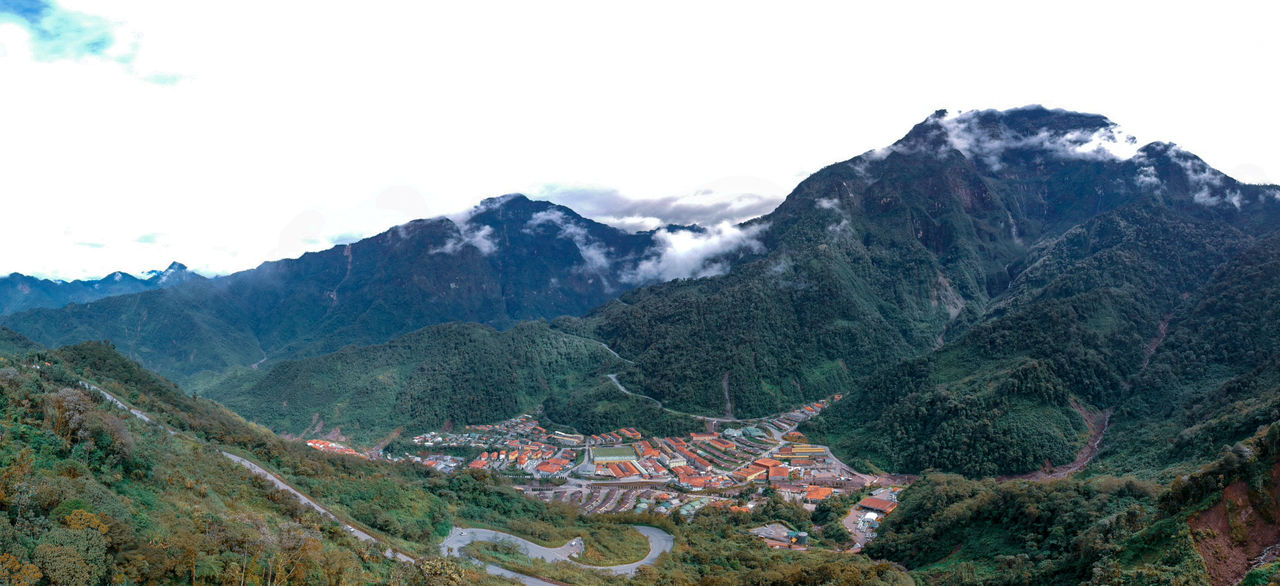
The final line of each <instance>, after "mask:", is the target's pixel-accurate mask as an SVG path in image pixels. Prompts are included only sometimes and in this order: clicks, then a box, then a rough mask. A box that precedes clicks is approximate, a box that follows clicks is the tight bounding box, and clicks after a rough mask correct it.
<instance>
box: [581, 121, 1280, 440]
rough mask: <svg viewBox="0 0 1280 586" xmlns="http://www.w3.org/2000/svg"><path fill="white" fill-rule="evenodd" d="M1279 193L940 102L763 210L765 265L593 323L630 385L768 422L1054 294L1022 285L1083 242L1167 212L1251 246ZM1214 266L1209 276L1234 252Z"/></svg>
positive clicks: (1174, 152) (1084, 131) (606, 311)
mask: <svg viewBox="0 0 1280 586" xmlns="http://www.w3.org/2000/svg"><path fill="white" fill-rule="evenodd" d="M1277 193H1280V190H1277V188H1275V187H1273V186H1251V185H1243V184H1240V183H1238V182H1236V181H1234V180H1232V179H1231V178H1229V177H1226V176H1225V175H1222V174H1220V173H1218V172H1217V171H1214V170H1213V169H1211V168H1210V167H1208V166H1207V165H1206V164H1204V163H1203V162H1202V161H1200V160H1199V159H1198V158H1196V157H1195V156H1194V155H1191V154H1190V153H1187V152H1185V151H1182V150H1181V149H1178V148H1177V147H1176V146H1173V145H1169V144H1162V143H1153V144H1149V145H1146V146H1142V147H1139V146H1138V145H1137V144H1136V143H1134V142H1131V141H1129V140H1127V139H1126V138H1125V137H1124V136H1123V134H1122V133H1121V132H1120V130H1119V129H1118V128H1116V127H1115V126H1114V125H1113V124H1111V123H1110V122H1109V121H1107V120H1106V119H1105V118H1103V117H1101V116H1095V115H1084V114H1076V113H1070V112H1061V111H1051V110H1045V109H1042V108H1026V109H1021V110H1013V111H1007V112H992V111H987V112H976V113H966V114H961V115H958V116H949V115H947V114H945V113H942V112H940V113H937V114H935V115H934V116H932V117H930V118H929V119H928V120H926V121H924V122H923V123H921V124H919V125H917V126H916V127H915V128H914V129H912V130H911V132H909V133H908V134H907V135H906V136H905V137H904V138H903V139H902V140H900V141H898V142H897V143H895V144H894V145H892V146H890V147H887V148H884V149H880V150H876V151H871V152H868V153H865V154H863V155H861V156H858V157H855V158H853V159H851V160H849V161H845V162H843V163H838V164H835V165H831V166H829V167H827V168H825V169H822V170H821V171H819V172H817V173H815V174H814V175H813V176H811V177H810V178H808V179H806V180H805V181H804V182H802V183H801V184H800V185H799V186H798V187H797V188H796V189H795V190H794V191H793V192H792V193H791V195H790V196H789V197H788V198H787V199H786V201H785V202H784V203H783V204H781V205H780V206H779V207H778V209H777V210H776V211H774V212H773V213H771V214H769V215H767V216H764V217H762V218H760V219H758V220H755V221H754V223H755V224H756V225H760V226H768V228H767V230H766V231H764V232H763V233H762V236H761V240H762V241H763V242H764V244H765V246H766V247H767V249H768V254H767V255H765V256H764V257H763V258H758V259H753V260H752V261H751V262H748V263H745V264H742V265H741V266H737V267H735V269H734V270H733V271H732V272H731V273H730V274H728V275H725V276H721V277H717V278H714V279H706V280H698V281H687V282H686V281H681V282H672V283H666V284H662V285H657V286H654V287H647V288H644V289H640V290H636V291H633V292H630V293H628V294H625V295H623V296H621V297H620V299H619V300H618V301H617V302H612V303H609V304H607V305H606V306H604V307H602V308H600V309H599V310H597V311H595V312H593V313H592V314H591V315H590V316H589V318H588V324H587V325H588V326H589V327H590V328H591V329H592V331H594V332H595V333H596V335H598V336H599V337H600V338H601V339H603V340H605V341H606V342H607V343H608V344H610V346H612V347H613V348H614V349H615V350H617V351H618V352H619V353H621V354H622V355H623V356H626V357H628V358H632V359H634V360H635V361H636V363H637V366H636V368H635V369H634V370H633V371H632V372H630V373H629V374H628V375H627V376H626V377H624V379H625V380H627V382H628V383H629V386H633V387H635V388H638V389H643V390H644V391H645V392H647V393H649V394H652V395H654V396H656V397H658V398H661V399H663V400H664V401H669V402H671V404H673V405H678V406H681V407H682V408H684V409H687V410H697V411H702V412H706V413H723V412H724V411H725V408H726V406H727V405H726V400H725V398H726V394H727V396H728V398H729V400H730V401H731V402H732V404H733V406H734V408H735V412H736V413H738V414H739V415H759V414H764V413H768V412H771V411H775V410H777V409H779V408H781V407H784V406H787V405H790V404H793V403H794V402H795V401H796V400H798V399H800V398H806V399H811V398H815V397H819V396H825V395H828V394H830V393H832V392H836V391H839V390H842V389H845V388H848V387H849V386H851V385H852V384H853V383H854V381H856V380H859V379H861V378H863V377H865V376H866V375H868V374H870V373H871V371H873V370H874V369H875V368H877V367H879V366H882V365H884V364H886V363H893V362H895V361H896V360H898V359H901V358H904V357H908V356H915V355H921V354H924V353H927V352H929V351H931V350H933V349H934V348H936V347H939V346H942V345H943V344H945V343H947V342H950V341H953V340H957V339H959V338H960V336H961V335H962V334H964V333H965V332H966V331H968V330H969V329H970V328H971V327H973V326H974V325H975V324H979V323H982V322H984V321H986V320H989V319H991V318H992V317H994V315H993V314H992V313H991V312H992V311H994V310H996V309H999V308H1004V310H1005V311H1008V310H1009V309H1010V306H1012V305H1017V304H1018V303H1020V302H1021V301H1022V300H1026V299H1028V298H1029V296H1034V295H1036V294H1038V293H1039V288H1040V287H1043V286H1044V285H1045V284H1046V282H1045V281H1044V280H1043V277H1042V278H1041V279H1040V280H1036V281H1027V280H1026V279H1024V281H1027V282H1020V281H1019V278H1020V276H1022V275H1023V273H1024V272H1025V271H1027V270H1028V269H1029V268H1031V267H1034V266H1035V265H1036V263H1038V262H1045V261H1043V260H1042V257H1044V256H1045V255H1046V254H1048V253H1049V252H1050V251H1054V250H1055V246H1057V245H1056V243H1057V242H1058V241H1059V239H1061V238H1064V236H1065V235H1068V234H1079V233H1083V234H1090V235H1093V234H1095V233H1096V234H1097V237H1100V238H1112V239H1114V238H1115V237H1116V235H1115V234H1111V235H1108V234H1107V233H1105V230H1108V229H1114V227H1115V226H1116V225H1119V223H1124V224H1127V223H1129V222H1145V221H1146V220H1143V219H1136V218H1135V215H1153V216H1154V217H1156V218H1158V219H1157V220H1154V221H1157V222H1160V223H1163V224H1168V225H1171V226H1173V225H1177V226H1181V225H1183V224H1192V225H1195V226H1198V228H1196V231H1197V233H1199V234H1207V235H1213V236H1214V238H1215V239H1218V238H1220V239H1224V240H1227V241H1230V242H1247V241H1249V240H1251V239H1252V238H1254V237H1256V236H1259V235H1262V234H1265V233H1267V232H1269V231H1271V230H1273V229H1274V228H1275V227H1276V226H1277V217H1278V215H1280V199H1278V198H1277ZM1139 209H1141V210H1146V211H1145V212H1139V211H1137V210H1139ZM1111 217H1115V218H1116V219H1115V220H1114V221H1110V222H1109V221H1108V220H1106V218H1111ZM1125 217H1128V218H1129V219H1128V220H1124V219H1123V218H1125ZM1090 222H1098V225H1097V226H1096V227H1094V228H1087V227H1086V226H1088V225H1089V223H1090ZM1170 229H1171V230H1172V228H1170ZM1151 230H1153V231H1155V232H1156V234H1155V235H1153V236H1152V238H1154V239H1157V240H1158V239H1159V238H1161V237H1163V236H1164V235H1165V233H1164V232H1162V231H1161V230H1160V229H1159V228H1158V227H1155V226H1153V227H1152V228H1151ZM1076 231H1083V232H1076ZM1073 238H1079V236H1073ZM1189 238H1192V240H1193V241H1194V239H1195V237H1191V236H1189ZM1073 242H1075V241H1073ZM1196 243H1197V244H1204V243H1200V242H1199V241H1196ZM1098 245H1099V246H1101V244H1098ZM1138 250H1140V251H1145V250H1146V249H1145V248H1141V247H1139V248H1138ZM1088 252H1089V251H1087V250H1086V251H1076V252H1075V253H1073V254H1075V255H1076V256H1077V257H1078V258H1076V259H1074V261H1076V262H1080V261H1086V260H1088V258H1087V253H1088ZM1147 260H1150V259H1147ZM1203 260H1204V262H1205V263H1207V264H1204V265H1203V266H1198V267H1197V268H1196V270H1197V273H1196V274H1197V275H1201V276H1203V275H1207V274H1210V273H1211V272H1212V268H1213V267H1214V266H1215V263H1217V262H1221V260H1222V259H1221V258H1218V257H1206V258H1204V259H1203ZM1111 262H1116V263H1126V264H1131V265H1132V266H1130V267H1129V268H1131V269H1132V270H1135V271H1145V270H1149V269H1152V268H1154V267H1153V266H1152V265H1151V264H1148V263H1147V261H1146V260H1144V259H1141V258H1140V257H1120V256H1117V257H1116V258H1114V259H1112V261H1111ZM1152 262H1154V261H1152ZM1117 270H1119V269H1117ZM1095 285H1096V286H1098V287H1105V286H1106V283H1105V281H1104V282H1102V283H1096V284H1095ZM1011 287H1012V288H1011ZM1157 321H1158V320H1157ZM1146 325H1147V326H1149V327H1151V328H1154V326H1155V324H1154V323H1151V324H1146ZM726 388H727V390H726Z"/></svg>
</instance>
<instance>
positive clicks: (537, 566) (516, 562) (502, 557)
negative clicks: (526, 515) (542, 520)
mask: <svg viewBox="0 0 1280 586" xmlns="http://www.w3.org/2000/svg"><path fill="white" fill-rule="evenodd" d="M462 551H463V553H465V554H467V555H469V556H471V557H473V558H475V559H477V560H480V561H482V562H487V563H491V564H496V565H498V566H502V567H503V568H506V569H508V570H511V571H512V572H516V573H518V574H524V575H526V576H534V577H537V578H545V579H549V580H556V581H559V582H564V583H568V584H577V585H580V586H606V585H608V584H612V583H614V582H617V581H618V578H617V577H616V576H609V575H606V574H604V573H602V572H599V571H595V570H589V569H586V568H583V567H580V566H576V565H573V564H570V563H568V562H555V563H552V562H547V561H544V560H540V559H535V558H530V557H529V556H526V555H524V554H523V553H521V551H520V549H519V548H517V547H516V546H514V545H511V544H509V543H497V542H492V541H477V542H474V543H470V544H467V545H466V546H465V547H463V548H462Z"/></svg>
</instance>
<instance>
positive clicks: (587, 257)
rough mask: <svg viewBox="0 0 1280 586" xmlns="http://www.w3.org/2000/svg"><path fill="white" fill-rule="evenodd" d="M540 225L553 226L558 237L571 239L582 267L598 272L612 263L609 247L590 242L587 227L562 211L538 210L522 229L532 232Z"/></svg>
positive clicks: (602, 271) (601, 243) (604, 270)
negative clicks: (580, 257)
mask: <svg viewBox="0 0 1280 586" xmlns="http://www.w3.org/2000/svg"><path fill="white" fill-rule="evenodd" d="M542 225H551V226H555V227H556V228H557V229H558V231H559V234H557V236H558V237H559V238H567V239H569V240H572V241H573V244H574V246H577V247H578V254H580V255H582V261H583V263H584V266H583V269H585V270H588V271H591V272H594V273H599V274H604V273H605V272H607V271H608V270H609V265H610V264H612V263H611V261H610V260H609V252H610V251H609V247H607V246H605V245H604V243H603V242H599V241H596V242H592V238H591V235H590V234H588V233H587V229H586V228H584V227H582V226H580V225H578V224H575V223H573V222H572V221H570V220H569V218H567V217H566V216H565V215H564V213H563V212H561V211H560V210H543V211H541V212H538V213H536V214H534V215H533V216H532V217H531V218H529V221H528V222H526V223H525V227H524V231H525V232H527V233H530V234H532V233H533V232H534V230H535V229H536V228H537V227H539V226H542Z"/></svg>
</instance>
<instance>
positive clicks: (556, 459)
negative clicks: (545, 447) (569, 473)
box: [547, 458, 570, 466]
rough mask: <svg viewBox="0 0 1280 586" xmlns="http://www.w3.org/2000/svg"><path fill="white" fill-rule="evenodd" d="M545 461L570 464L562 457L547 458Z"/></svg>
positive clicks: (564, 464) (561, 464)
mask: <svg viewBox="0 0 1280 586" xmlns="http://www.w3.org/2000/svg"><path fill="white" fill-rule="evenodd" d="M547 462H550V463H552V464H557V465H560V466H568V465H569V464H570V462H569V461H568V460H566V459H564V458H552V459H550V460H547Z"/></svg>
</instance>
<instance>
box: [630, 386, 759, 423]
mask: <svg viewBox="0 0 1280 586" xmlns="http://www.w3.org/2000/svg"><path fill="white" fill-rule="evenodd" d="M605 376H607V377H609V380H611V381H613V386H615V387H618V390H619V391H622V392H623V393H626V394H628V395H631V396H633V397H640V398H643V399H648V400H650V401H653V402H654V403H657V404H658V408H659V409H662V410H663V411H666V412H667V413H674V414H676V415H683V416H685V417H692V418H694V419H700V420H702V421H715V422H717V423H737V422H740V421H749V420H746V419H737V418H734V417H707V416H706V415H694V414H692V413H685V412H684V411H676V410H675V409H672V408H670V407H664V406H663V405H662V401H659V400H657V399H655V398H653V397H650V396H649V395H642V394H640V393H633V392H631V391H628V390H627V387H624V386H622V383H620V382H618V375H617V374H606V375H605ZM727 396H728V395H726V397H727ZM730 409H733V407H730Z"/></svg>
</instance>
